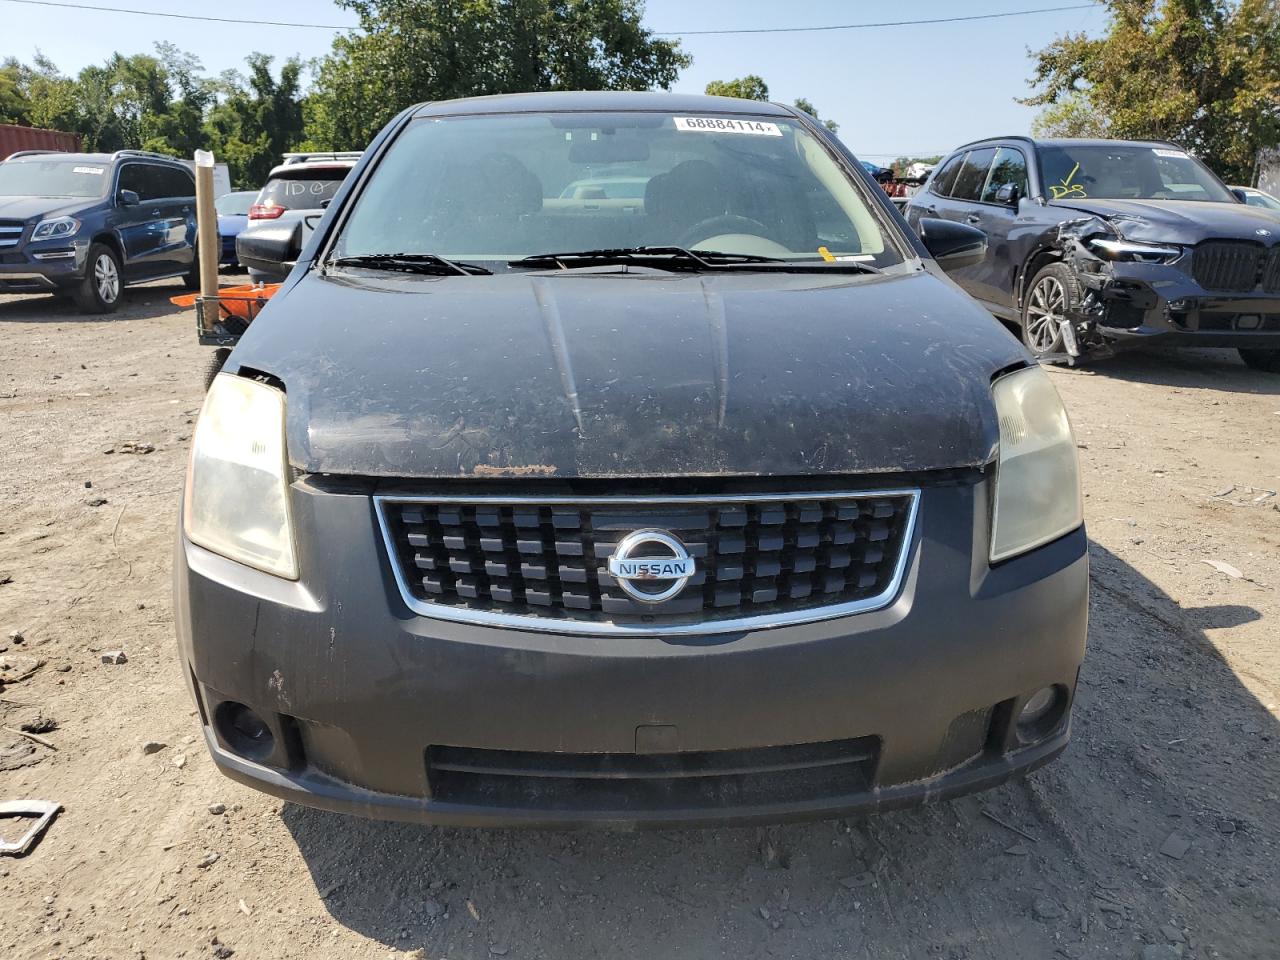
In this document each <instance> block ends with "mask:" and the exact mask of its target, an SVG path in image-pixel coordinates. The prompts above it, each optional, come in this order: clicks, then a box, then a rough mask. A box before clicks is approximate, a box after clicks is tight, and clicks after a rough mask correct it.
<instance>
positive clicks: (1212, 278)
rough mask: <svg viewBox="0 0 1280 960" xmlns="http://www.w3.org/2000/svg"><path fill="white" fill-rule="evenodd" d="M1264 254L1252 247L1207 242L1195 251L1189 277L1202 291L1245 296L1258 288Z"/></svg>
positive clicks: (1227, 242)
mask: <svg viewBox="0 0 1280 960" xmlns="http://www.w3.org/2000/svg"><path fill="white" fill-rule="evenodd" d="M1265 254H1266V251H1265V250H1264V249H1263V248H1262V247H1260V246H1258V245H1257V244H1256V243H1248V242H1245V241H1240V242H1237V241H1232V240H1210V241H1208V242H1206V243H1202V244H1200V245H1199V246H1198V247H1196V249H1195V254H1194V256H1193V258H1192V261H1191V274H1192V276H1194V277H1195V279H1196V283H1198V284H1200V286H1202V287H1204V288H1205V289H1206V290H1223V291H1226V292H1229V293H1247V292H1249V291H1250V290H1252V289H1253V288H1254V287H1256V286H1257V285H1258V271H1259V269H1260V268H1261V266H1262V261H1263V257H1264V255H1265Z"/></svg>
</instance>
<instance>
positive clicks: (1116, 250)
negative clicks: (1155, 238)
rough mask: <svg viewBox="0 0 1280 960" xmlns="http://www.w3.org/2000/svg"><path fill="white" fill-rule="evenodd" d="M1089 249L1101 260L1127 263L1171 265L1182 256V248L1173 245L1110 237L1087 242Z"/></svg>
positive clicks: (1095, 238)
mask: <svg viewBox="0 0 1280 960" xmlns="http://www.w3.org/2000/svg"><path fill="white" fill-rule="evenodd" d="M1089 249H1090V250H1091V251H1093V253H1095V254H1096V255H1097V256H1099V257H1101V258H1102V259H1103V260H1122V261H1126V262H1129V263H1173V261H1175V260H1177V259H1178V258H1179V257H1180V256H1182V248H1181V247H1179V246H1175V245H1173V244H1169V243H1139V242H1138V241H1136V240H1118V239H1114V238H1110V237H1094V238H1093V239H1092V240H1090V241H1089Z"/></svg>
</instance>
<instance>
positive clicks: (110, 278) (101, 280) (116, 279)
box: [93, 253, 120, 303]
mask: <svg viewBox="0 0 1280 960" xmlns="http://www.w3.org/2000/svg"><path fill="white" fill-rule="evenodd" d="M93 282H94V285H95V286H96V287H97V288H98V296H99V297H100V298H101V299H102V302H103V303H115V302H116V298H117V297H118V296H120V272H119V271H118V270H116V262H115V261H114V260H112V259H111V255H110V254H106V253H104V254H101V255H100V256H99V257H98V259H97V262H96V263H94V265H93Z"/></svg>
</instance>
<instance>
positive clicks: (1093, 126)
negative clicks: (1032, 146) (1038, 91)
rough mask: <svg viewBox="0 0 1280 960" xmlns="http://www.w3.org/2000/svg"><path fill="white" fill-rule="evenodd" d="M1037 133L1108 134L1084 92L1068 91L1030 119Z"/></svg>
mask: <svg viewBox="0 0 1280 960" xmlns="http://www.w3.org/2000/svg"><path fill="white" fill-rule="evenodd" d="M1031 133H1032V135H1033V136H1037V137H1108V136H1110V135H1111V132H1110V124H1109V123H1108V122H1107V118H1106V117H1105V116H1104V115H1103V114H1102V113H1101V112H1100V111H1099V110H1097V109H1096V108H1095V107H1094V105H1093V102H1092V101H1091V100H1090V99H1089V97H1088V96H1087V95H1086V94H1084V93H1070V94H1067V95H1066V96H1063V97H1061V98H1059V99H1058V101H1057V102H1056V103H1049V104H1046V105H1045V106H1044V108H1043V109H1042V110H1041V111H1040V113H1039V114H1038V115H1037V116H1036V118H1035V120H1033V121H1032V122H1031Z"/></svg>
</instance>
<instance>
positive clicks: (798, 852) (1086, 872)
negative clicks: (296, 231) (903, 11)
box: [0, 283, 1280, 960]
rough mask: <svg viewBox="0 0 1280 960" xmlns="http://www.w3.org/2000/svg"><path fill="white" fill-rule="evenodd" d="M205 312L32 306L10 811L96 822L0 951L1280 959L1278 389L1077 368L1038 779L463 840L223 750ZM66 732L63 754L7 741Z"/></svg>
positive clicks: (12, 368)
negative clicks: (674, 826) (926, 796)
mask: <svg viewBox="0 0 1280 960" xmlns="http://www.w3.org/2000/svg"><path fill="white" fill-rule="evenodd" d="M177 292H178V287H177V286H176V285H175V284H171V283H165V284H157V285H154V286H152V287H150V288H146V289H143V290H135V291H132V292H131V294H130V295H129V296H128V299H127V307H126V308H125V309H123V310H122V311H121V312H120V313H118V314H116V315H114V316H110V317H92V318H85V317H81V316H79V315H77V314H76V312H75V310H74V308H73V307H72V306H71V305H70V304H69V303H65V302H61V301H55V300H53V299H51V298H48V297H0V648H2V649H3V652H0V677H6V678H9V679H10V680H13V678H15V677H18V676H21V675H22V674H23V673H25V672H26V671H27V669H29V668H30V667H31V666H33V665H34V664H35V663H37V662H38V663H39V664H40V666H39V667H38V668H37V669H35V671H34V673H32V674H31V675H30V676H29V677H27V678H26V679H21V680H16V682H9V683H8V684H7V686H6V687H5V689H4V690H3V692H2V693H0V697H2V698H3V702H2V703H0V725H2V726H3V727H4V728H6V730H4V731H0V800H2V799H31V798H39V799H48V800H54V801H57V802H59V803H61V804H62V805H63V807H64V808H65V809H64V811H63V812H62V813H61V814H60V815H59V816H58V818H57V819H56V820H55V821H54V823H53V825H52V827H51V829H50V830H49V832H48V833H47V835H45V837H44V838H43V839H42V840H41V841H40V843H39V845H38V846H37V847H36V848H35V849H34V850H33V851H32V852H31V853H30V854H29V855H28V856H26V857H24V858H0V957H3V958H6V960H17V958H39V960H46V958H54V957H66V958H90V957H100V958H112V960H115V958H127V960H134V958H140V957H144V956H145V957H148V958H162V957H193V958H203V957H227V956H233V955H234V956H235V957H238V958H308V960H312V958H373V957H378V958H385V957H403V956H419V957H427V958H432V960H435V958H442V957H448V958H453V960H480V958H489V957H510V958H513V960H516V958H519V960H524V958H546V960H587V958H604V957H609V958H629V957H645V958H667V957H672V958H674V957H679V958H702V957H734V958H737V957H752V958H755V957H784V958H786V957H795V958H806V960H812V958H876V960H879V958H916V957H920V958H949V960H962V958H965V960H967V958H975V960H976V958H1001V960H1006V958H1053V960H1056V958H1059V957H1067V958H1094V957H1118V958H1141V960H1161V958H1173V957H1187V958H1211V957H1222V958H1231V960H1243V958H1275V957H1280V796H1278V795H1280V753H1278V749H1277V748H1278V747H1280V706H1278V701H1280V645H1278V644H1277V627H1278V626H1280V593H1278V590H1280V509H1278V508H1277V502H1278V500H1280V498H1277V497H1276V496H1275V495H1273V494H1272V493H1271V491H1275V490H1278V489H1280V376H1269V375H1266V374H1262V373H1255V372H1252V371H1250V370H1248V369H1246V368H1245V367H1244V366H1243V365H1242V364H1241V363H1240V362H1239V361H1238V360H1237V358H1236V356H1235V354H1234V353H1230V352H1226V351H1195V352H1188V353H1183V354H1155V355H1144V356H1131V357H1127V358H1123V359H1119V360H1115V361H1111V362H1106V363H1099V364H1097V365H1095V366H1093V367H1090V368H1088V369H1083V370H1076V371H1055V372H1054V379H1055V381H1056V383H1057V384H1058V387H1059V389H1060V390H1061V391H1062V393H1063V395H1064V397H1065V398H1066V401H1067V404H1068V406H1069V408H1070V411H1071V414H1072V417H1073V420H1074V423H1075V427H1076V430H1077V433H1078V439H1079V441H1080V456H1081V460H1082V463H1083V469H1084V477H1085V489H1086V491H1087V499H1086V501H1085V503H1086V512H1087V516H1088V523H1089V532H1090V536H1091V539H1092V543H1093V547H1092V549H1093V573H1092V580H1093V601H1092V621H1091V628H1090V637H1089V644H1090V649H1089V654H1088V657H1087V659H1086V661H1085V666H1084V671H1083V674H1082V676H1081V681H1080V683H1081V689H1080V695H1079V699H1078V701H1077V706H1076V711H1075V728H1074V739H1073V742H1072V744H1071V746H1070V748H1069V749H1068V751H1067V753H1066V754H1065V755H1064V756H1063V757H1062V758H1061V759H1060V760H1058V761H1057V762H1056V763H1054V764H1051V765H1050V766H1049V767H1047V768H1045V769H1044V770H1042V771H1039V772H1037V773H1035V774H1033V775H1032V776H1031V777H1030V778H1028V779H1027V780H1025V781H1023V782H1020V783H1015V784H1010V785H1007V786H1004V787H1002V788H1000V789H997V790H995V791H993V792H991V793H988V794H985V795H980V796H976V797H967V798H964V799H961V800H958V801H954V802H949V803H942V804H939V805H937V806H933V807H930V808H926V809H920V810H915V811H910V812H903V813H895V814H892V815H886V816H883V817H880V818H875V819H872V820H870V821H862V822H854V821H850V822H844V821H829V822H822V823H813V824H804V825H787V826H782V827H777V828H771V829H768V830H756V829H723V830H708V831H691V832H657V833H641V834H635V835H625V834H596V833H524V832H489V833H480V832H469V831H456V830H440V829H428V828H421V827H413V826H403V825H390V824H381V823H370V822H364V821H360V820H356V819H349V818H345V817H342V816H338V815H334V814H328V813H321V812H317V811H312V810H307V809H302V808H299V807H295V806H293V805H289V804H282V803H280V802H279V801H276V800H273V799H271V798H268V797H266V796H263V795H260V794H257V793H255V792H253V791H251V790H248V789H246V788H244V787H241V786H238V785H236V784H234V783H232V782H230V781H229V780H226V779H224V778H223V777H222V776H221V775H220V774H218V773H217V772H216V771H215V770H214V768H213V766H212V764H211V762H210V760H209V759H208V757H207V755H206V754H205V750H204V747H203V744H202V742H201V741H200V740H199V739H198V732H199V731H198V721H197V719H196V716H195V712H194V709H193V705H192V703H191V701H190V699H189V697H188V694H187V691H186V689H185V687H184V686H183V683H182V679H181V676H180V673H179V667H178V663H177V661H176V658H175V656H174V653H175V651H174V639H173V623H172V616H171V609H170V584H169V570H170V551H171V548H172V542H173V535H174V531H175V524H176V512H175V508H176V503H177V498H178V493H179V488H180V485H181V483H182V477H183V470H184V466H185V460H186V450H187V443H188V438H189V436H190V434H191V430H192V420H193V418H194V417H195V415H196V412H197V409H198V406H199V403H200V399H201V389H200V382H199V369H200V367H201V365H202V363H203V361H204V359H205V357H206V356H207V350H206V349H203V348H200V347H198V346H197V345H196V343H195V338H194V332H193V321H192V319H191V317H190V315H189V314H186V313H180V312H177V311H175V310H174V309H173V308H171V307H170V305H169V304H168V297H169V295H171V294H173V293H177ZM148 445H149V446H153V447H154V450H153V451H152V452H141V451H146V450H147V449H148ZM90 484H92V486H90ZM1210 561H1213V562H1215V563H1219V564H1226V565H1227V566H1223V567H1215V566H1213V565H1211V563H1210ZM15 632H16V633H18V634H20V637H21V639H19V638H18V637H13V636H11V634H13V633H15ZM116 650H121V651H124V653H125V655H126V657H127V662H125V663H111V664H106V663H103V662H102V655H103V653H104V652H109V651H116ZM41 717H43V718H45V719H46V720H53V721H56V727H55V728H54V729H51V730H48V731H46V732H45V733H43V734H39V735H40V736H42V737H43V738H44V739H45V740H47V741H48V742H49V743H50V744H52V745H53V746H54V747H56V750H54V749H49V748H46V747H45V746H42V745H39V744H36V743H33V742H31V741H29V740H27V739H24V738H21V737H19V736H16V735H14V734H12V733H9V732H8V730H9V729H14V730H16V729H18V727H19V726H20V725H21V724H24V723H31V722H33V721H36V720H38V719H39V718H41ZM148 741H156V742H158V743H162V744H164V747H163V748H161V749H158V750H156V752H154V753H146V752H144V750H143V745H144V744H145V743H147V742H148ZM991 815H993V816H991ZM3 827H4V831H5V833H6V835H7V836H10V837H12V836H13V835H15V833H16V832H17V826H16V824H15V823H14V822H13V821H9V822H6V823H5V824H4V825H3Z"/></svg>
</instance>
